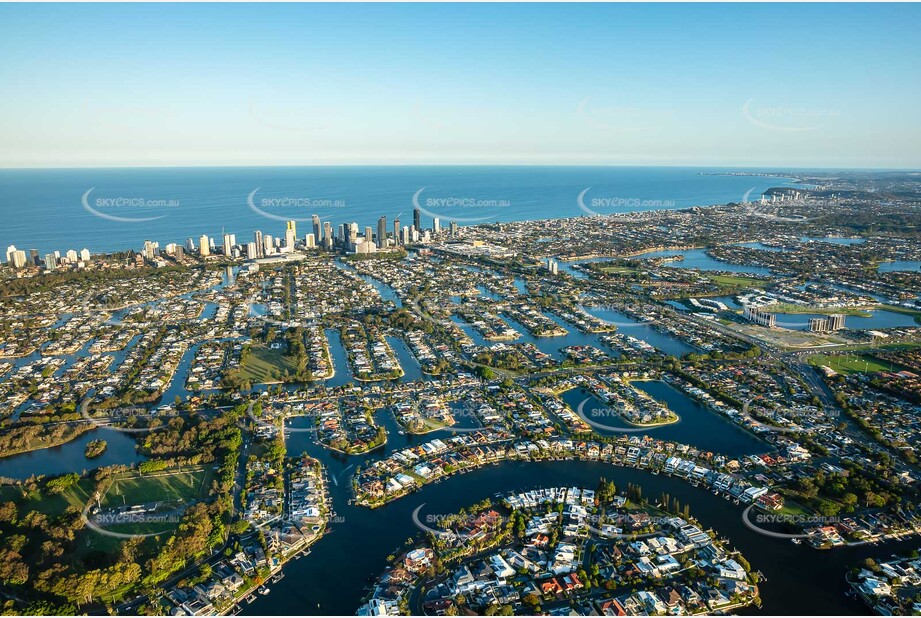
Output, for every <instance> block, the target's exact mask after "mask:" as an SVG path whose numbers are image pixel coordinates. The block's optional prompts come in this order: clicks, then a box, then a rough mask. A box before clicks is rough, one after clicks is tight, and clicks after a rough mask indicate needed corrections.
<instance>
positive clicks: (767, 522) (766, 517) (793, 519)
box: [742, 504, 841, 539]
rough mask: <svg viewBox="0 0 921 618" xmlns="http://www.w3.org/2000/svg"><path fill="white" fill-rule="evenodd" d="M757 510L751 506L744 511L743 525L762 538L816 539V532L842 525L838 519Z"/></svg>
mask: <svg viewBox="0 0 921 618" xmlns="http://www.w3.org/2000/svg"><path fill="white" fill-rule="evenodd" d="M755 508H756V506H755V505H754V504H751V505H749V506H748V507H747V508H746V509H745V510H744V511H742V523H743V524H745V526H746V527H747V528H748V529H749V530H752V531H754V532H757V533H758V534H760V535H762V536H768V537H772V538H775V539H808V538H814V537H815V535H816V530H821V529H823V528H825V529H827V528H830V527H831V528H833V527H834V526H835V525H837V524H840V523H841V519H840V518H838V517H824V516H822V515H790V514H780V513H764V512H761V511H756V512H755V514H754V515H752V511H753V510H754V509H755ZM764 526H792V527H794V528H796V529H803V530H810V532H800V533H794V534H791V533H786V532H777V531H774V530H768V529H767V528H765V527H764Z"/></svg>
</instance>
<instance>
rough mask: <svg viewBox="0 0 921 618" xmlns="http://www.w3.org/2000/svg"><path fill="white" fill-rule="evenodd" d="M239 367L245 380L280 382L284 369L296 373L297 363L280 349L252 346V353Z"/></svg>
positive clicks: (258, 382)
mask: <svg viewBox="0 0 921 618" xmlns="http://www.w3.org/2000/svg"><path fill="white" fill-rule="evenodd" d="M240 369H241V370H242V372H243V378H244V379H245V380H249V381H250V382H252V383H254V384H262V383H266V382H280V381H281V376H282V375H283V374H284V373H285V371H290V372H291V373H292V374H293V373H296V372H297V364H296V363H295V362H294V359H292V358H289V357H287V356H285V353H284V352H283V351H282V350H272V349H269V348H257V347H254V348H253V349H252V354H251V355H250V356H249V357H248V358H247V359H246V362H244V363H243V365H242V366H241V367H240Z"/></svg>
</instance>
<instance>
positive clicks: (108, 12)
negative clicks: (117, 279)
mask: <svg viewBox="0 0 921 618" xmlns="http://www.w3.org/2000/svg"><path fill="white" fill-rule="evenodd" d="M919 31H921V6H918V5H905V4H902V5H879V4H873V5H871V4H846V5H831V4H808V5H804V4H773V5H768V4H765V5H751V4H746V5H726V4H719V5H702V4H685V5H664V4H658V5H637V4H624V5H600V4H585V5H546V4H540V5H523V4H515V5H473V4H456V5H444V4H439V5H434V4H432V5H426V4H421V5H420V4H412V5H319V4H314V5H290V4H284V5H240V4H227V5H221V4H206V5H163V4H157V5H50V4H42V5H38V4H37V5H8V4H6V5H0V93H2V94H0V118H2V121H0V167H57V166H100V165H101V166H123V165H131V166H134V165H268V164H339V163H342V164H353V163H354V164H360V163H410V164H415V163H425V164H427V163H509V164H528V163H548V164H554V163H559V164H613V165H726V166H801V167H810V166H811V167H817V166H825V167H841V166H847V167H913V168H917V167H921V113H919V108H921V105H919V101H921V68H919V67H921V36H919V34H918V33H919Z"/></svg>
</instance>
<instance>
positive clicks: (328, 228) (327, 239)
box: [323, 221, 333, 249]
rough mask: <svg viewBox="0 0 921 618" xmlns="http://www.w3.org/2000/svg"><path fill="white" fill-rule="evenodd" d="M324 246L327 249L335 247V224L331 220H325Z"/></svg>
mask: <svg viewBox="0 0 921 618" xmlns="http://www.w3.org/2000/svg"><path fill="white" fill-rule="evenodd" d="M323 246H324V247H326V248H327V249H332V248H333V224H332V223H330V222H329V221H324V222H323Z"/></svg>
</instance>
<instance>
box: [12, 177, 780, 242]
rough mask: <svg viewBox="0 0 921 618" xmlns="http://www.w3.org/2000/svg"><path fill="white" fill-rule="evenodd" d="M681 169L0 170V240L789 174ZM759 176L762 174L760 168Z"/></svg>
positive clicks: (251, 222)
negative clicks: (746, 173)
mask: <svg viewBox="0 0 921 618" xmlns="http://www.w3.org/2000/svg"><path fill="white" fill-rule="evenodd" d="M718 171H719V170H713V169H704V168H676V167H500V166H489V167H479V166H477V167H472V166H432V167H429V166H412V167H410V166H401V167H379V166H374V167H346V166H341V167H245V168H232V167H221V168H137V169H135V168H120V169H55V170H38V169H34V170H12V169H7V170H0V216H2V220H3V225H2V228H0V246H2V247H3V248H4V250H5V248H6V247H7V246H9V245H15V246H16V247H17V248H18V249H24V250H26V251H27V252H28V250H29V249H37V250H38V251H39V253H40V254H41V255H44V254H45V253H48V252H50V251H54V250H59V251H61V252H62V253H63V252H65V251H67V250H68V249H76V250H77V251H79V250H80V249H83V248H84V247H85V248H87V249H89V250H90V251H91V252H94V253H98V252H110V251H119V250H126V249H140V248H141V247H142V246H143V243H144V241H145V240H154V241H158V242H159V243H160V245H161V246H164V245H165V244H166V243H169V242H177V243H183V242H185V240H186V239H187V238H195V239H198V238H199V237H200V236H201V235H202V234H207V235H208V236H211V237H214V238H215V242H216V244H218V245H220V244H221V241H220V235H221V233H222V232H226V233H232V234H235V235H236V241H237V243H245V242H247V241H249V240H252V237H253V232H254V231H255V230H257V229H259V230H262V231H263V232H264V233H266V234H271V235H273V236H276V235H280V236H283V235H284V230H285V223H284V221H285V220H287V219H294V220H296V221H297V222H298V228H297V232H298V235H299V236H300V237H301V238H303V236H304V234H306V233H307V232H309V231H311V230H310V229H309V228H310V223H309V221H310V217H311V215H313V214H317V215H319V216H320V217H321V219H323V220H328V221H330V222H331V223H332V226H333V229H334V230H335V229H336V227H337V226H338V225H339V224H340V223H345V222H351V221H357V222H358V224H359V227H360V229H361V230H364V228H365V227H366V226H371V227H373V228H374V230H375V232H376V229H377V228H376V225H377V220H378V218H379V217H381V216H386V217H387V228H388V230H389V231H390V232H392V231H393V219H394V217H399V219H400V222H401V225H412V218H413V214H412V213H413V208H414V206H415V205H419V207H420V209H421V210H422V213H423V215H422V226H423V227H424V228H429V227H431V226H432V224H433V218H434V217H439V218H440V220H441V225H442V226H443V227H445V226H447V225H448V224H449V222H450V221H452V220H456V221H457V222H458V224H459V225H462V226H463V225H474V224H477V223H487V222H496V221H520V220H535V219H551V218H564V217H578V216H587V215H591V214H596V213H597V214H611V213H622V212H631V211H645V210H658V209H680V208H687V207H691V206H705V205H712V204H723V203H727V202H738V201H741V200H742V199H744V197H745V196H746V195H748V196H749V199H751V200H755V199H757V198H758V196H760V194H761V192H762V191H764V190H766V189H768V188H769V187H774V186H793V184H794V182H793V181H792V180H791V179H781V178H768V177H763V176H728V175H708V174H702V172H718ZM753 171H754V170H753Z"/></svg>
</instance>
